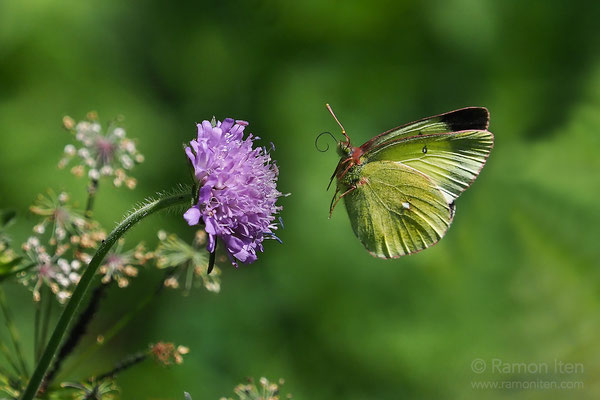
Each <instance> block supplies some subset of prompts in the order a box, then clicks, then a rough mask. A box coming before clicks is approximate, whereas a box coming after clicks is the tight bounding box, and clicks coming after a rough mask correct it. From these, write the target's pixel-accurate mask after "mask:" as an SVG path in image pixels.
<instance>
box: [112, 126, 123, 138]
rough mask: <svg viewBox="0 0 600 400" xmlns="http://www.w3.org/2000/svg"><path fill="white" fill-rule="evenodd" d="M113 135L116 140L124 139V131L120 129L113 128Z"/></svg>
mask: <svg viewBox="0 0 600 400" xmlns="http://www.w3.org/2000/svg"><path fill="white" fill-rule="evenodd" d="M113 134H114V135H115V136H116V137H118V138H124V137H125V129H123V128H121V127H119V128H115V130H114V131H113Z"/></svg>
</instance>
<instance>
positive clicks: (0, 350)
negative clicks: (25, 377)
mask: <svg viewBox="0 0 600 400" xmlns="http://www.w3.org/2000/svg"><path fill="white" fill-rule="evenodd" d="M0 353H2V355H3V356H4V358H6V361H8V363H9V364H10V366H11V367H12V369H13V370H14V371H15V374H16V375H15V377H19V376H21V371H19V367H18V366H17V362H16V361H15V360H13V358H12V354H10V350H8V347H6V345H5V344H4V343H2V342H0Z"/></svg>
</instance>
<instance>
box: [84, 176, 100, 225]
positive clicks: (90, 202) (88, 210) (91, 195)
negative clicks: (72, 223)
mask: <svg viewBox="0 0 600 400" xmlns="http://www.w3.org/2000/svg"><path fill="white" fill-rule="evenodd" d="M97 191H98V180H97V179H92V181H91V182H90V185H89V186H88V199H87V205H86V206H85V213H84V214H83V216H84V217H85V218H87V219H91V218H92V210H93V209H94V200H95V198H96V192H97Z"/></svg>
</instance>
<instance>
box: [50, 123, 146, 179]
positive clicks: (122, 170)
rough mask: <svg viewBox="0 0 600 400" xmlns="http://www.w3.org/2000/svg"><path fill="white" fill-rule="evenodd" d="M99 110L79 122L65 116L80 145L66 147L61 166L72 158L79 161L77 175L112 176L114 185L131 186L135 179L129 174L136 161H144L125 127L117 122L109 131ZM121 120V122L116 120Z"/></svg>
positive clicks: (74, 172)
mask: <svg viewBox="0 0 600 400" xmlns="http://www.w3.org/2000/svg"><path fill="white" fill-rule="evenodd" d="M97 119H98V116H97V115H96V113H93V112H92V113H88V116H87V119H86V120H84V121H81V122H78V123H75V121H74V120H73V119H72V118H71V117H64V118H63V124H64V126H65V128H67V129H68V130H69V131H71V132H72V133H73V134H74V135H75V139H76V140H77V141H78V142H79V143H78V146H75V145H73V144H68V145H66V146H65V152H64V157H63V158H62V159H61V160H60V162H59V164H58V166H59V168H64V167H65V166H66V165H67V164H68V163H69V162H70V161H71V160H73V159H76V160H78V161H79V162H78V163H77V165H75V166H74V167H73V168H72V169H71V172H72V173H73V174H74V175H76V176H83V175H84V174H85V173H86V171H87V175H88V176H89V177H90V178H91V179H93V180H99V179H100V177H102V176H110V177H113V183H114V185H115V186H121V185H123V184H125V186H127V187H128V188H130V189H133V188H134V187H135V185H136V180H135V179H134V178H131V177H129V176H127V172H126V171H128V170H131V169H132V168H133V167H134V165H135V164H136V163H141V162H143V161H144V156H143V155H142V154H140V153H139V152H138V150H137V148H136V146H135V142H134V141H133V140H131V139H128V138H126V137H125V136H126V133H125V130H124V129H123V128H122V127H121V126H119V125H118V123H116V122H114V123H112V124H110V126H109V127H108V129H107V130H106V132H104V133H103V132H102V126H101V125H100V123H98V121H97ZM117 122H118V121H117Z"/></svg>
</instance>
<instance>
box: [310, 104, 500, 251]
mask: <svg viewBox="0 0 600 400" xmlns="http://www.w3.org/2000/svg"><path fill="white" fill-rule="evenodd" d="M327 108H328V109H329V112H331V115H333V117H334V118H335V120H336V122H337V123H338V124H339V125H340V127H341V128H342V134H343V135H344V137H345V138H346V140H345V141H340V142H338V152H339V154H340V156H341V157H342V158H341V159H340V162H339V163H338V165H337V167H336V169H335V171H334V173H333V175H332V177H331V181H333V179H334V178H337V188H336V191H335V194H334V196H333V199H332V200H331V205H330V208H329V211H330V216H331V213H332V212H333V209H334V208H335V205H336V204H337V202H338V201H339V200H340V199H341V198H343V199H344V203H345V204H346V209H347V211H348V216H349V217H350V223H351V225H352V229H353V230H354V233H355V234H356V236H357V237H358V238H359V239H360V241H361V242H362V244H363V245H364V246H365V248H366V249H367V250H368V251H369V253H371V254H372V255H374V256H376V257H381V258H396V257H400V256H404V255H407V254H413V253H417V252H419V251H421V250H424V249H426V248H428V247H430V246H432V245H434V244H436V243H437V242H438V241H439V240H440V239H441V238H442V237H444V235H445V234H446V231H447V230H448V227H449V226H450V223H451V222H452V219H453V218H454V210H455V205H454V200H456V198H457V197H458V196H459V195H460V194H461V193H462V192H463V191H464V190H465V189H467V188H468V187H469V186H470V185H471V183H472V182H473V181H474V180H475V178H476V177H477V175H479V172H480V171H481V169H482V168H483V166H484V164H485V162H486V160H487V157H488V156H489V154H490V151H491V150H492V147H493V146H494V135H493V134H492V133H491V132H489V131H488V130H487V129H488V125H489V113H488V110H487V109H485V108H483V107H468V108H462V109H460V110H456V111H451V112H448V113H445V114H440V115H436V116H433V117H429V118H424V119H421V120H418V121H415V122H411V123H409V124H406V125H402V126H399V127H397V128H394V129H391V130H389V131H387V132H384V133H382V134H380V135H377V136H375V137H374V138H372V139H371V140H369V141H368V142H366V143H365V144H363V145H362V146H360V147H353V146H352V145H351V143H350V138H349V137H348V135H347V134H346V130H345V129H344V127H343V126H342V124H341V123H340V121H339V120H338V119H337V117H336V116H335V114H334V113H333V110H332V109H331V107H330V106H329V104H327ZM324 133H328V132H324ZM319 136H321V135H319ZM317 139H318V138H317ZM331 181H330V183H329V184H330V185H331Z"/></svg>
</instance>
